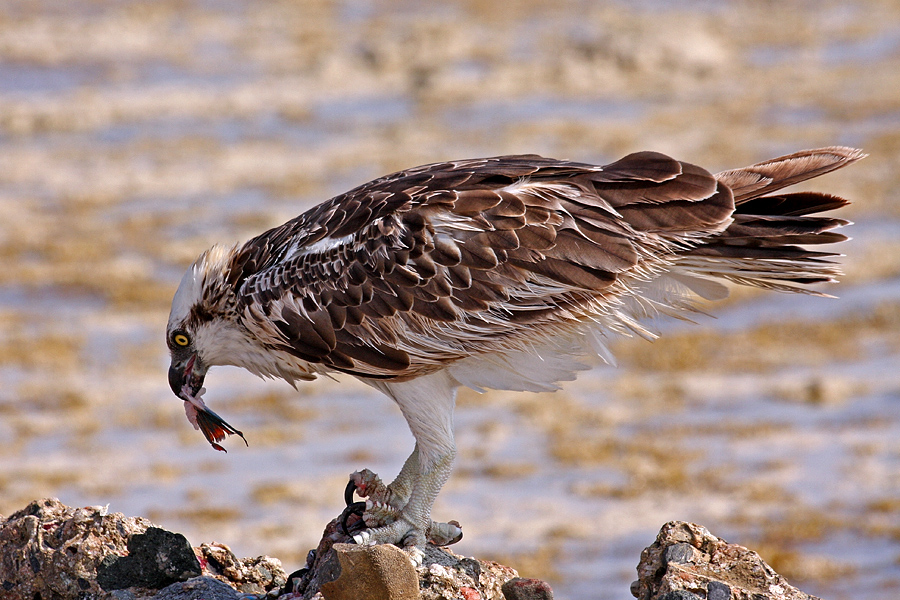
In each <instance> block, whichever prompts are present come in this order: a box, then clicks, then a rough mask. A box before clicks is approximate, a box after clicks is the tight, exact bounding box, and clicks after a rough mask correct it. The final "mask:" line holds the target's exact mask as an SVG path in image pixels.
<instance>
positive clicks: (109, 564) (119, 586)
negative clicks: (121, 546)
mask: <svg viewBox="0 0 900 600" xmlns="http://www.w3.org/2000/svg"><path fill="white" fill-rule="evenodd" d="M127 549H128V554H127V555H125V556H120V555H116V554H109V555H107V556H105V557H104V558H103V560H102V561H101V562H100V564H99V565H98V567H97V583H99V584H100V587H102V588H103V589H104V590H107V591H111V590H123V589H126V588H130V587H145V588H154V589H160V588H163V587H165V586H167V585H169V584H172V583H175V582H177V581H186V580H188V579H190V578H192V577H198V576H199V575H200V562H199V561H198V560H197V557H196V556H195V555H194V550H193V549H192V548H191V545H190V543H189V542H188V541H187V538H186V537H184V536H183V535H181V534H180V533H172V532H171V531H166V530H165V529H160V528H159V527H149V528H148V529H147V531H146V532H144V533H139V534H136V535H133V536H131V538H130V539H129V540H128V545H127Z"/></svg>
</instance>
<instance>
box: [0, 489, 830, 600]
mask: <svg viewBox="0 0 900 600" xmlns="http://www.w3.org/2000/svg"><path fill="white" fill-rule="evenodd" d="M356 518H357V517H356V516H355V515H351V516H350V518H349V519H347V528H348V530H349V531H350V532H352V531H353V530H354V528H355V527H358V524H357V523H355V522H354V519H356ZM349 539H350V537H349V535H348V532H347V531H345V530H344V528H343V527H342V526H341V524H340V521H339V520H338V519H335V520H334V521H332V522H331V523H329V524H328V526H327V527H326V528H325V533H324V535H323V537H322V540H321V542H320V543H319V547H318V548H317V549H316V550H314V551H311V552H310V553H309V557H308V560H307V565H306V567H305V568H304V569H301V570H300V571H298V572H297V573H295V574H293V575H292V576H291V577H290V583H289V585H286V582H288V577H287V576H286V575H285V572H284V570H283V569H282V567H281V562H280V561H278V560H277V559H274V558H269V557H267V556H263V557H258V558H253V559H238V558H237V557H236V556H235V555H234V553H232V552H231V550H230V549H229V548H228V547H227V546H224V545H222V544H203V545H201V546H198V547H194V548H191V546H190V544H189V543H188V541H187V540H186V539H185V538H184V536H182V535H180V534H176V533H171V532H168V531H165V530H163V529H160V528H158V527H154V526H153V524H152V523H150V522H149V521H148V520H146V519H143V518H140V517H125V516H124V515H122V514H121V513H112V514H107V512H106V510H105V509H103V508H100V507H88V508H71V507H68V506H65V505H64V504H62V503H61V502H59V500H55V499H44V500H37V501H34V502H32V503H30V504H29V505H28V506H26V507H25V508H24V509H22V510H20V511H18V512H16V513H15V514H13V515H12V516H10V517H9V518H8V519H5V520H3V519H2V518H0V600H35V599H36V598H41V599H44V600H46V599H50V598H52V599H54V600H68V599H72V600H76V599H77V600H201V599H202V600H237V599H239V598H241V599H245V600H246V599H248V598H259V599H262V598H275V597H279V598H280V599H281V600H309V599H313V598H315V599H319V598H322V599H324V600H345V599H348V598H360V597H365V598H369V599H371V600H415V599H416V598H421V600H447V599H457V598H462V599H464V600H552V598H553V593H552V591H551V589H550V586H549V585H547V583H546V582H543V581H540V580H536V579H523V578H520V577H518V574H517V573H516V572H515V571H514V570H513V569H510V568H509V567H505V566H503V565H499V564H497V563H493V562H490V561H481V560H476V559H474V558H465V557H462V556H459V555H457V554H454V553H453V552H450V551H449V550H447V549H445V548H436V547H434V546H428V547H427V548H426V552H425V556H424V559H423V561H422V565H421V566H419V567H414V566H413V564H412V562H410V560H409V557H408V555H407V554H406V553H405V552H404V551H402V550H400V549H397V548H395V547H393V546H375V547H360V546H355V545H351V544H348V543H347V542H348V541H349ZM285 588H288V590H286V589H285ZM281 592H284V593H281ZM632 593H633V594H634V596H635V597H636V598H638V600H816V599H815V597H813V596H810V595H808V594H805V593H803V592H801V591H799V590H797V589H796V588H794V587H792V586H791V585H789V584H788V583H787V581H785V579H784V578H783V577H781V576H780V575H779V574H778V573H776V572H775V571H773V570H772V568H771V567H769V566H768V565H767V564H766V563H765V562H763V560H762V559H761V558H760V556H759V555H758V554H757V553H756V552H753V551H752V550H748V549H747V548H744V547H742V546H738V545H736V544H729V543H728V542H726V541H724V540H722V539H720V538H717V537H716V536H714V535H712V534H711V533H710V532H709V531H707V530H706V528H704V527H701V526H699V525H694V524H691V523H684V522H678V521H673V522H671V523H667V524H666V525H664V526H663V528H662V529H661V530H660V532H659V535H658V536H657V538H656V542H654V543H653V544H652V545H651V546H649V547H648V548H646V549H645V550H644V551H643V552H642V553H641V561H640V564H639V565H638V581H636V582H635V583H634V584H633V585H632Z"/></svg>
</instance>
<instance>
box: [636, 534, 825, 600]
mask: <svg viewBox="0 0 900 600" xmlns="http://www.w3.org/2000/svg"><path fill="white" fill-rule="evenodd" d="M637 570H638V581H636V582H634V583H633V584H632V590H631V591H632V594H633V595H634V597H635V598H637V599H638V600H702V599H704V598H705V599H706V600H765V599H771V600H818V599H817V598H816V597H815V596H810V595H809V594H805V593H804V592H801V591H800V590H798V589H797V588H795V587H793V586H791V585H790V584H788V582H787V581H786V580H785V579H784V577H782V576H781V575H779V574H778V573H776V572H775V571H774V570H773V569H772V567H770V566H769V565H767V564H766V563H765V562H764V561H763V559H762V558H761V557H760V556H759V554H757V553H756V552H754V551H752V550H748V549H747V548H744V547H743V546H739V545H737V544H729V543H728V542H726V541H725V540H723V539H721V538H718V537H716V536H714V535H713V534H711V533H710V532H709V531H708V530H707V529H706V528H705V527H702V526H700V525H694V524H693V523H685V522H683V521H671V522H669V523H666V524H665V525H663V527H662V529H660V531H659V535H657V536H656V542H654V543H653V544H652V545H651V546H649V547H647V548H645V549H644V551H643V552H641V562H640V564H638V568H637Z"/></svg>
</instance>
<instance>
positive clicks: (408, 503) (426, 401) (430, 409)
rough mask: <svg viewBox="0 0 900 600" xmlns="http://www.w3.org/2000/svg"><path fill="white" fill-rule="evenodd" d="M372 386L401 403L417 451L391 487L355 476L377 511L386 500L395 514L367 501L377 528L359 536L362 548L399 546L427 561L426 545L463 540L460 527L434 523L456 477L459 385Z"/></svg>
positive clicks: (425, 380) (436, 377)
mask: <svg viewBox="0 0 900 600" xmlns="http://www.w3.org/2000/svg"><path fill="white" fill-rule="evenodd" d="M367 383H368V382H367ZM371 385H374V386H375V387H377V388H378V389H381V390H382V391H384V392H385V393H386V394H388V395H389V396H390V397H391V398H393V399H394V400H395V401H396V402H397V404H398V405H399V407H400V410H401V411H402V412H403V416H404V417H406V422H407V423H408V424H409V428H410V431H412V434H413V436H414V437H415V438H416V448H415V450H413V453H412V454H411V455H410V456H409V458H408V459H407V460H406V463H405V464H404V465H403V468H402V469H401V470H400V474H399V475H398V476H397V479H396V480H395V481H394V482H393V483H391V484H390V485H388V486H385V485H384V484H383V483H381V482H380V481H379V480H378V478H377V477H376V476H375V475H374V474H372V473H371V472H368V473H365V472H360V473H359V474H354V476H357V475H358V477H356V479H351V484H352V485H354V486H355V487H356V489H357V491H359V492H360V493H361V495H368V497H369V500H370V501H371V502H372V504H373V508H375V504H376V502H380V501H381V500H382V499H384V500H386V504H388V505H389V506H391V509H389V510H381V509H379V510H370V508H369V502H367V503H366V504H367V507H366V513H369V517H370V518H366V517H365V516H364V519H365V521H366V524H367V525H369V526H370V527H371V528H370V529H368V530H366V531H363V532H361V533H358V534H356V535H354V536H353V537H354V540H355V541H356V542H357V543H359V544H376V543H388V544H396V545H398V546H401V547H403V548H406V549H407V550H409V551H410V554H412V556H413V559H414V560H415V559H419V560H421V557H422V551H423V550H424V547H425V542H426V540H428V539H432V541H434V542H435V543H437V544H440V545H446V544H449V543H453V542H455V541H457V540H458V539H459V538H461V537H462V530H461V529H460V527H459V525H458V524H457V523H452V522H451V523H433V522H432V521H431V507H432V505H433V504H434V501H435V499H436V498H437V495H438V492H440V490H441V488H442V487H443V486H444V484H445V483H446V482H447V479H448V478H449V477H450V472H451V471H452V470H453V459H454V457H455V456H456V444H455V443H454V441H453V406H454V404H455V401H456V385H458V384H457V383H456V382H455V381H453V380H452V379H451V378H450V377H449V375H447V374H446V373H444V372H438V373H434V374H432V375H428V376H424V377H420V378H418V379H414V380H411V381H406V382H400V383H390V382H372V383H371ZM357 481H358V484H357ZM370 488H371V489H370ZM348 489H349V488H348ZM373 496H374V497H373ZM376 522H377V523H376Z"/></svg>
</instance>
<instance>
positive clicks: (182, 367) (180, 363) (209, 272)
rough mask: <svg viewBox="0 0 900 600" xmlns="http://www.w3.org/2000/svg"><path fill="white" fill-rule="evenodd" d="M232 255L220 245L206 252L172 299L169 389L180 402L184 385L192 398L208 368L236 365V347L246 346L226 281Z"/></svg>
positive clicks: (169, 337)
mask: <svg viewBox="0 0 900 600" xmlns="http://www.w3.org/2000/svg"><path fill="white" fill-rule="evenodd" d="M233 255H234V250H233V249H230V248H222V247H220V246H215V247H213V248H210V249H209V250H207V251H206V252H204V253H203V254H202V255H200V258H198V259H197V260H196V261H195V262H194V264H193V265H191V266H190V267H189V268H188V270H187V272H186V273H185V274H184V277H182V279H181V284H180V285H179V286H178V291H176V292H175V297H174V298H173V299H172V310H171V312H170V313H169V323H168V326H167V327H166V344H167V345H168V347H169V353H170V354H171V359H172V362H171V364H170V366H169V385H170V386H171V388H172V391H173V392H174V393H175V395H176V396H178V397H179V398H182V399H185V398H184V393H183V390H184V388H185V386H187V390H188V391H189V392H190V395H192V396H193V395H196V394H197V392H198V391H199V390H200V388H201V387H202V386H203V379H204V377H205V376H206V372H207V370H208V369H209V368H210V367H211V366H214V365H222V364H236V359H235V357H236V356H239V355H240V348H241V347H242V346H246V345H247V344H248V343H249V342H250V341H249V340H248V339H247V332H246V331H245V330H244V329H243V328H242V327H241V326H240V325H239V324H238V323H237V322H236V316H237V315H236V310H235V302H234V290H233V287H232V286H231V285H230V284H229V282H228V278H227V276H228V271H229V266H230V264H231V257H232V256H233Z"/></svg>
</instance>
